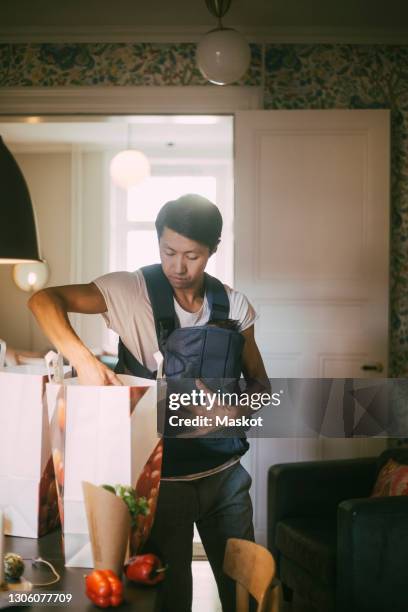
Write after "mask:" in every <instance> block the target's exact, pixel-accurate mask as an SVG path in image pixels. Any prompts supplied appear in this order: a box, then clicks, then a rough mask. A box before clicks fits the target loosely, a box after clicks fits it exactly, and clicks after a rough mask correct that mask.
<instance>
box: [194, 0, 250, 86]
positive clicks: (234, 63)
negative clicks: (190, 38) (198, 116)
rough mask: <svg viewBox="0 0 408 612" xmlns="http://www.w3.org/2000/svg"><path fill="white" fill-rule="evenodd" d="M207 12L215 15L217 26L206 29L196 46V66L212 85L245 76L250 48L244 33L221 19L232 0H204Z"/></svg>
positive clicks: (222, 83)
mask: <svg viewBox="0 0 408 612" xmlns="http://www.w3.org/2000/svg"><path fill="white" fill-rule="evenodd" d="M205 2H206V5H207V8H208V10H209V11H210V13H211V14H212V15H213V16H214V17H216V18H217V19H218V27H217V28H215V29H214V30H211V31H210V32H207V34H205V35H204V36H203V38H202V39H201V41H200V42H199V44H198V46H197V56H196V58H197V66H198V68H199V70H200V72H201V74H202V75H203V77H204V78H206V79H207V80H208V81H210V82H211V83H214V84H215V85H228V84H229V83H234V82H235V81H238V80H239V79H240V78H241V77H243V76H244V74H245V73H246V71H247V70H248V67H249V64H250V61H251V50H250V48H249V44H248V42H247V40H246V39H245V38H244V36H243V35H242V34H241V33H240V32H237V30H234V29H232V28H224V26H223V25H222V22H221V19H222V17H224V15H225V14H226V13H227V12H228V10H229V8H230V6H231V0H205Z"/></svg>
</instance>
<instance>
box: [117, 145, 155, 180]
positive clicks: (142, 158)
mask: <svg viewBox="0 0 408 612" xmlns="http://www.w3.org/2000/svg"><path fill="white" fill-rule="evenodd" d="M110 175H111V178H112V181H113V182H114V183H115V185H117V186H118V187H122V189H129V188H130V187H134V186H135V185H137V184H138V183H141V182H142V181H143V180H144V179H145V178H146V177H148V176H149V175H150V163H149V160H148V159H147V157H146V155H144V153H141V152H140V151H135V150H133V149H127V150H126V151H121V152H120V153H118V154H117V155H115V157H114V158H113V159H112V161H111V164H110Z"/></svg>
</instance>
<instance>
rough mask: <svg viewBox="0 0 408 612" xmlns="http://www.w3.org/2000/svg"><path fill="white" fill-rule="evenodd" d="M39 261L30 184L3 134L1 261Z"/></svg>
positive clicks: (0, 143)
mask: <svg viewBox="0 0 408 612" xmlns="http://www.w3.org/2000/svg"><path fill="white" fill-rule="evenodd" d="M38 260H40V254H39V250H38V241H37V230H36V225H35V217H34V211H33V206H32V203H31V198H30V194H29V191H28V187H27V183H26V182H25V179H24V176H23V174H22V172H21V170H20V168H19V166H18V164H17V162H16V160H15V159H14V157H13V156H12V154H11V153H10V151H9V150H8V148H7V147H6V145H5V144H4V142H3V139H2V138H1V136H0V264H15V263H20V262H23V261H38Z"/></svg>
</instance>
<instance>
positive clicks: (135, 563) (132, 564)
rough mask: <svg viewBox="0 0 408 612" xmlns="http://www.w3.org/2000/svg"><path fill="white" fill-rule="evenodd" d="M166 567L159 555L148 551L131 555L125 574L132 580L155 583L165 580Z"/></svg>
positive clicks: (141, 582)
mask: <svg viewBox="0 0 408 612" xmlns="http://www.w3.org/2000/svg"><path fill="white" fill-rule="evenodd" d="M166 569H167V568H166V567H163V564H162V562H161V561H160V559H159V557H156V555H153V554H152V553H148V554H146V555H136V556H135V557H131V558H130V559H129V561H128V562H127V563H126V565H125V575H126V577H127V578H128V579H129V580H131V581H132V582H138V583H140V584H149V585H153V584H157V583H158V582H161V581H162V580H164V573H165V571H166Z"/></svg>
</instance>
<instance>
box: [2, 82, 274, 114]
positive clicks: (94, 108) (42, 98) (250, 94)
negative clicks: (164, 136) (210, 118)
mask: <svg viewBox="0 0 408 612" xmlns="http://www.w3.org/2000/svg"><path fill="white" fill-rule="evenodd" d="M262 108H263V90H262V87H240V86H228V87H219V86H215V85H214V86H211V85H209V86H196V85H194V86H189V85H188V86H179V87H178V86H152V87H150V86H141V87H128V86H126V87H119V86H116V87H114V86H111V87H105V86H101V87H99V86H95V87H82V86H81V87H79V86H78V87H9V88H4V89H2V90H0V117H1V116H3V115H13V116H14V117H15V116H16V115H24V116H33V115H62V114H67V115H77V114H79V115H80V114H84V115H101V114H102V115H137V114H149V115H154V114H162V115H165V114H179V115H181V114H183V113H187V114H189V113H190V114H233V113H235V111H238V110H259V109H262Z"/></svg>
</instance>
